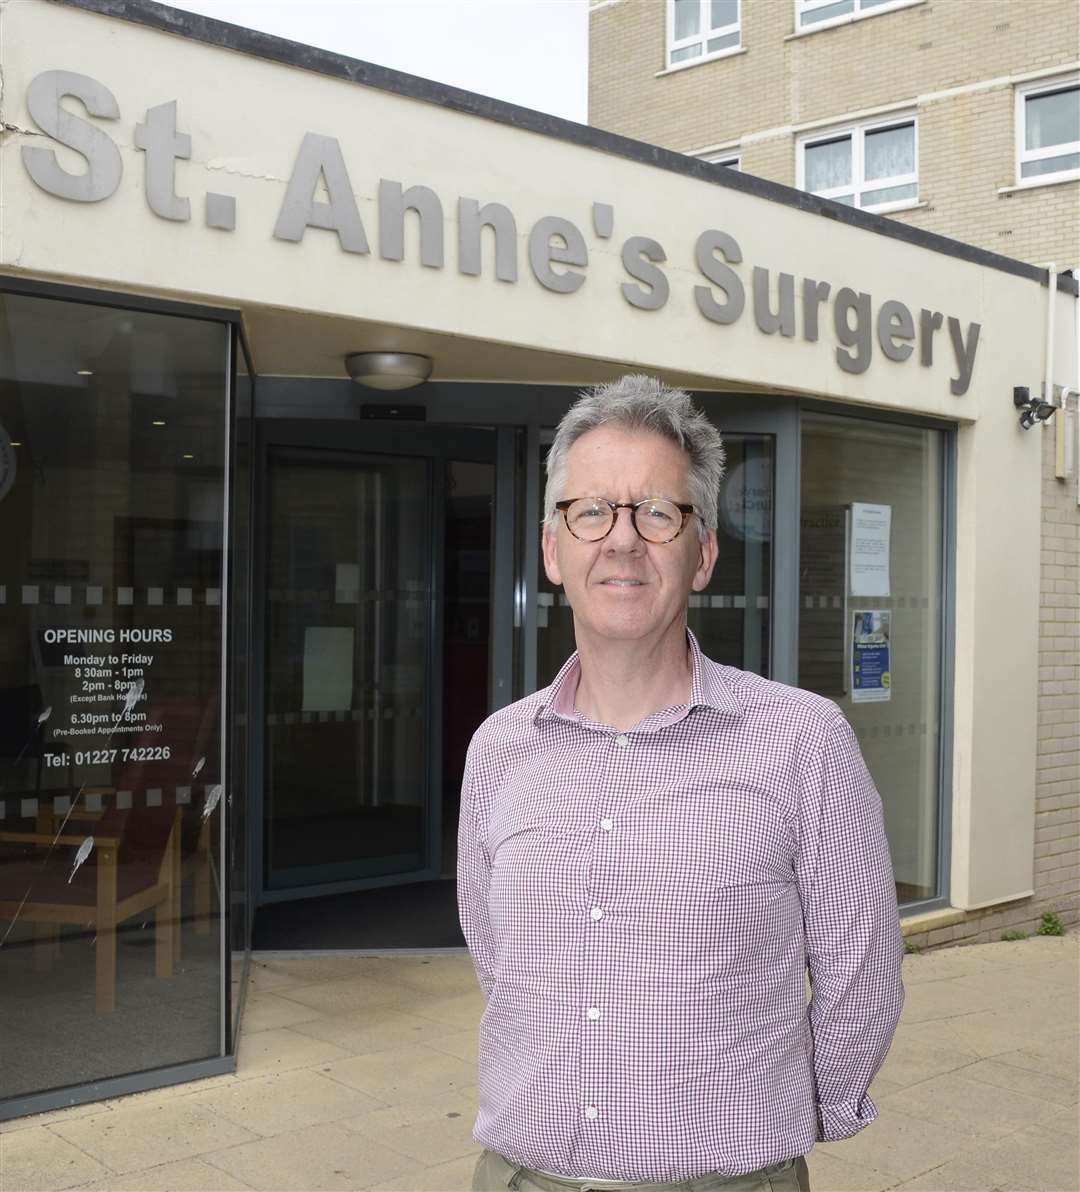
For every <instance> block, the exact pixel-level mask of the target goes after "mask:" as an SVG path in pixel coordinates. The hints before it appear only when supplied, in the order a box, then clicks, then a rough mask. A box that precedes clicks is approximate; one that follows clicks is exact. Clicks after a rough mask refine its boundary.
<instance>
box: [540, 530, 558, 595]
mask: <svg viewBox="0 0 1080 1192" xmlns="http://www.w3.org/2000/svg"><path fill="white" fill-rule="evenodd" d="M557 533H558V531H557V530H552V528H551V524H550V523H545V525H544V528H543V530H542V531H541V546H542V547H543V551H544V573H545V575H547V577H548V579H549V580H551V582H552V583H553V584H558V585H559V586H561V585H562V572H561V571H560V570H559V557H558V545H559V543H558V538H557V537H556V534H557Z"/></svg>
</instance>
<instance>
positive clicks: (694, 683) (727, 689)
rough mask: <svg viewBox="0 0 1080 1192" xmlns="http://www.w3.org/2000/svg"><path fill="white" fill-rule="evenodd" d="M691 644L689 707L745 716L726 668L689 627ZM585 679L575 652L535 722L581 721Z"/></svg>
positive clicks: (555, 681)
mask: <svg viewBox="0 0 1080 1192" xmlns="http://www.w3.org/2000/svg"><path fill="white" fill-rule="evenodd" d="M686 638H687V643H688V645H689V647H690V702H689V705H688V708H712V709H713V710H714V711H717V712H720V713H721V714H722V715H724V716H733V717H736V718H739V719H741V718H742V715H743V708H742V705H741V704H740V703H739V700H738V698H737V697H736V695H735V692H734V690H733V689H732V686H731V684H730V683H729V682H728V681H727V679H725V678H724V673H723V672H724V667H723V666H722V665H721V664H720V663H719V662H713V660H712V659H711V658H706V657H705V655H704V654H703V653H702V652H701V647H700V646H699V645H698V640H697V638H696V637H695V636H694V634H693V633H692V632H691V631H690V630H689V629H687V631H686ZM580 681H581V660H580V657H579V655H578V654H577V652H576V651H575V652H574V653H573V654H571V655H570V657H569V658H568V659H567V660H566V661H565V662H564V663H563V665H562V667H561V668H560V670H559V673H558V674H557V675H556V676H555V678H554V680H553V681H552V683H551V686H550V687H548V689H547V691H546V692H544V696H545V698H544V700H543V702H542V703H541V705H540V706H539V708H537V710H536V715H535V717H534V718H533V723H534V724H539V723H540V722H541V721H544V720H549V719H551V718H553V717H557V718H558V719H560V720H574V721H577V720H581V719H582V717H581V713H580V712H579V711H578V710H577V708H576V707H575V706H574V700H575V697H576V696H577V689H578V683H579V682H580Z"/></svg>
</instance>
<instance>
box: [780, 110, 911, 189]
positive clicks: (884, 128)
mask: <svg viewBox="0 0 1080 1192" xmlns="http://www.w3.org/2000/svg"><path fill="white" fill-rule="evenodd" d="M917 162H918V144H917V136H916V124H915V120H914V118H913V117H906V118H900V119H897V118H896V117H893V118H892V119H891V120H889V121H888V122H884V121H878V122H877V123H874V124H862V125H857V126H856V127H854V128H845V129H832V130H830V131H829V132H827V133H817V134H814V135H811V136H807V137H805V138H804V139H803V140H801V141H800V142H799V146H798V179H799V187H800V188H801V189H802V190H809V191H812V192H813V193H814V194H816V195H821V196H822V197H823V198H826V199H835V200H836V201H837V202H838V203H847V204H848V206H850V207H861V208H862V209H863V210H864V211H882V212H885V211H894V210H896V209H897V208H899V207H909V206H911V204H912V203H914V202H915V201H916V200H917V199H918V197H919V173H918V165H917Z"/></svg>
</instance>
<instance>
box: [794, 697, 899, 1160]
mask: <svg viewBox="0 0 1080 1192" xmlns="http://www.w3.org/2000/svg"><path fill="white" fill-rule="evenodd" d="M804 783H805V786H804V790H803V800H804V802H803V807H802V814H801V818H802V821H803V822H802V825H801V836H802V839H801V845H800V850H799V859H798V861H797V863H796V877H797V880H798V884H799V893H800V897H801V900H802V908H803V923H804V930H805V935H806V948H807V963H808V965H809V970H810V987H811V997H810V1007H809V1016H810V1030H811V1034H812V1036H813V1042H814V1079H815V1084H816V1097H817V1106H818V1141H819V1142H831V1141H834V1140H836V1139H840V1138H848V1137H850V1136H851V1135H852V1134H856V1133H858V1132H859V1131H860V1130H862V1129H863V1128H864V1127H865V1126H868V1125H869V1124H870V1123H871V1122H872V1121H873V1120H874V1118H875V1117H877V1107H876V1106H875V1105H874V1102H873V1101H872V1100H871V1098H870V1097H869V1096H868V1095H867V1089H868V1088H869V1087H870V1082H871V1081H872V1080H873V1078H874V1076H875V1075H876V1073H877V1071H878V1069H879V1068H880V1067H881V1065H882V1063H883V1062H884V1060H885V1056H886V1055H887V1054H888V1051H889V1045H890V1044H891V1042H892V1037H893V1032H894V1031H895V1029H896V1024H897V1022H898V1020H899V1018H900V1011H901V1009H902V1008H903V1005H904V986H903V981H902V979H901V965H902V963H903V958H904V945H903V936H902V934H901V931H900V919H899V915H898V912H897V906H896V884H895V879H894V877H893V868H892V861H891V858H890V856H889V844H888V841H887V840H886V837H885V824H884V817H883V815H882V806H881V796H880V795H879V794H878V792H877V789H876V788H875V786H874V782H873V779H872V778H871V777H870V773H869V771H868V770H867V768H866V763H865V762H864V761H863V758H862V754H861V753H860V751H859V745H858V742H857V741H856V739H855V734H854V733H853V732H852V730H851V726H850V725H849V724H848V723H847V721H846V720H845V719H844V718H843V717H842V716H841V717H838V719H837V720H836V721H834V722H833V723H832V724H831V725H830V727H829V729H828V730H827V733H826V737H825V743H824V746H823V748H822V750H821V753H820V756H818V757H817V758H815V759H814V761H813V762H812V763H811V764H809V765H808V766H807V768H806V771H805V772H804Z"/></svg>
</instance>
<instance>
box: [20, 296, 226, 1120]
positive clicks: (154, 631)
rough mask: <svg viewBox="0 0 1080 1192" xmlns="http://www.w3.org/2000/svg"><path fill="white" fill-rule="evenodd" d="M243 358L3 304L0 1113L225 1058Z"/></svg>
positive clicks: (144, 329)
mask: <svg viewBox="0 0 1080 1192" xmlns="http://www.w3.org/2000/svg"><path fill="white" fill-rule="evenodd" d="M228 347H229V330H228V328H227V326H225V325H224V324H218V323H211V322H206V321H203V320H201V319H188V318H172V317H168V316H165V315H159V314H149V313H146V312H144V311H131V310H115V309H109V308H106V307H101V306H93V305H89V304H83V303H75V302H61V301H56V300H53V299H46V298H36V297H35V298H29V297H22V296H15V295H6V296H2V295H0V426H2V432H0V443H3V444H7V443H10V444H11V447H10V452H11V456H12V458H11V461H10V462H11V463H12V464H13V465H14V467H13V476H12V480H11V483H10V484H9V485H6V486H5V489H6V491H4V492H3V493H2V504H0V509H2V514H3V518H2V521H0V592H3V593H4V594H5V597H6V598H5V599H4V600H3V603H0V643H2V644H0V809H2V810H0V814H2V815H3V820H2V825H0V826H2V829H3V840H2V841H0V940H3V944H4V946H3V947H2V948H0V1019H2V1021H3V1024H4V1025H3V1044H2V1050H3V1061H2V1063H0V1098H4V1097H10V1096H15V1095H19V1094H26V1093H30V1092H41V1091H45V1090H46V1089H50V1088H55V1087H58V1086H63V1085H74V1084H82V1083H86V1082H89V1081H95V1080H100V1079H105V1078H108V1077H114V1076H120V1075H124V1074H127V1073H131V1072H135V1071H141V1070H144V1069H147V1068H157V1067H162V1066H165V1065H170V1064H177V1063H182V1062H185V1061H192V1060H199V1059H205V1058H208V1057H212V1056H217V1055H220V1054H221V1030H222V1016H223V1007H222V972H221V956H222V943H223V941H222V938H221V888H222V885H223V884H224V883H223V881H222V875H223V873H224V872H225V867H224V864H223V857H222V855H221V833H222V810H223V806H224V805H225V804H226V803H227V798H225V797H223V796H224V795H225V792H224V791H223V788H222V785H221V784H222V781H223V774H222V734H221V727H222V711H223V708H222V698H221V697H222V666H221V657H222V624H223V610H224V608H225V601H226V599H227V594H226V593H224V592H223V577H224V559H223V545H224V516H225V443H226V425H225V413H226V409H227V402H226V397H227V378H226V369H227V366H228ZM16 443H17V444H18V446H17V447H16V446H15V444H16ZM41 836H44V837H45V838H46V839H48V840H51V841H53V842H54V844H53V846H52V847H49V846H47V845H42V843H41V842H40V839H39V838H40V837H41ZM163 1024H167V1029H163Z"/></svg>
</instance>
